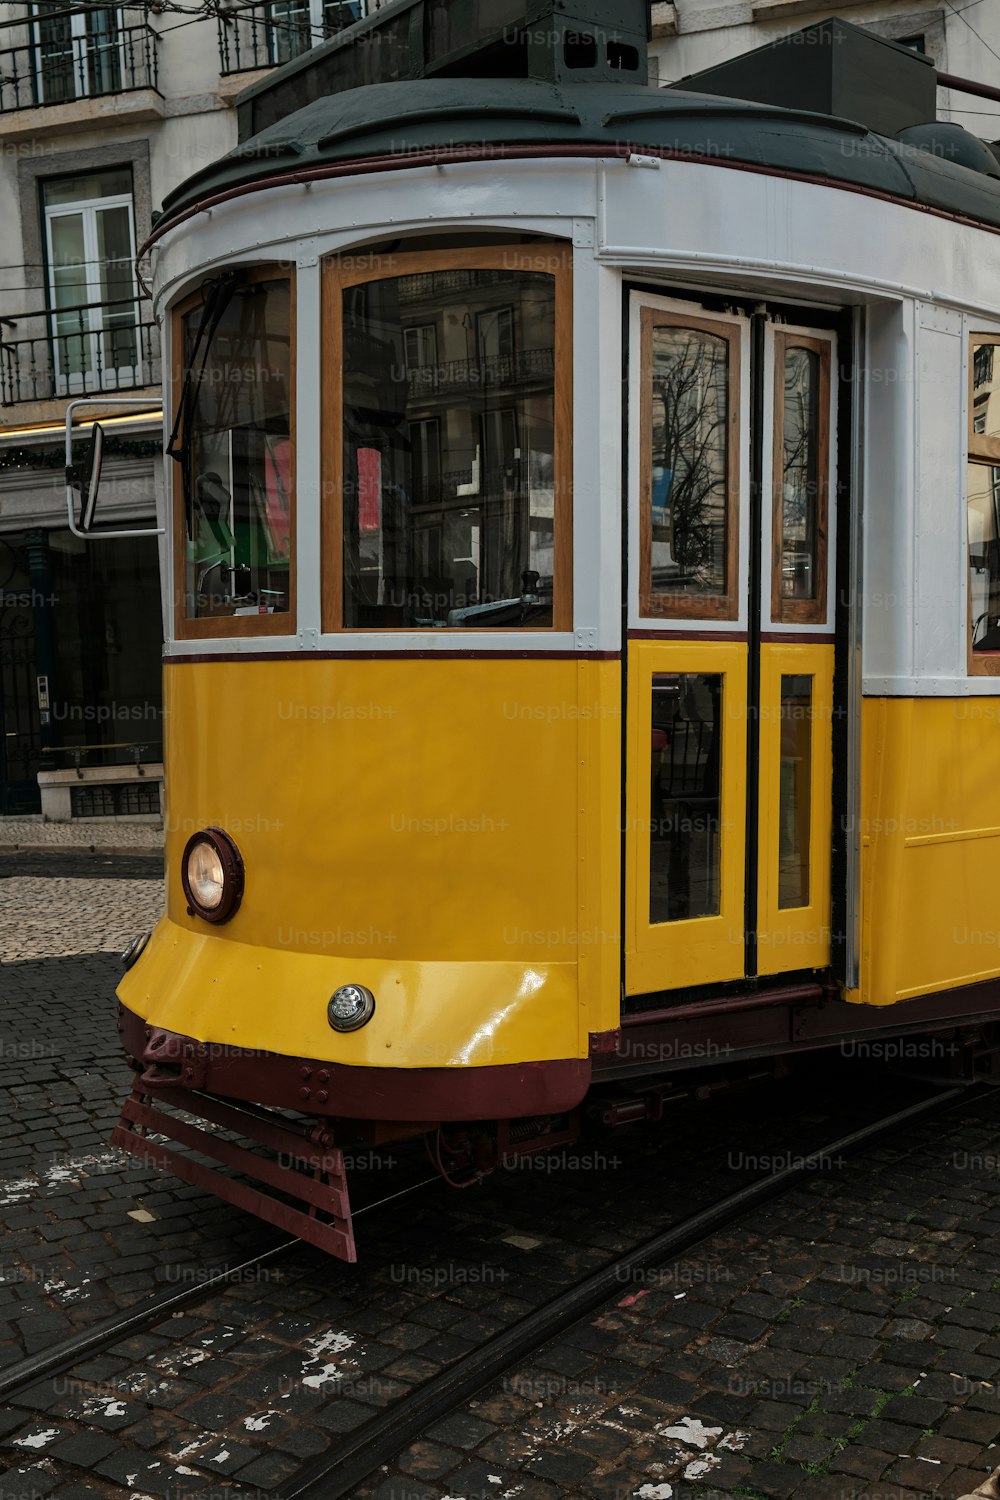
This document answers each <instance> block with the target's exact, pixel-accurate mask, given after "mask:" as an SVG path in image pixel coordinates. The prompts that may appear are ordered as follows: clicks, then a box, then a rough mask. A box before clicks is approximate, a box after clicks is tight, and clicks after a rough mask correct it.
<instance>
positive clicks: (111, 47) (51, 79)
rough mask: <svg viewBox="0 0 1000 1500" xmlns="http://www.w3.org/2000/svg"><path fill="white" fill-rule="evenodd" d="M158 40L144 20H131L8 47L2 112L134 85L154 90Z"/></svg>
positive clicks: (1, 62)
mask: <svg viewBox="0 0 1000 1500" xmlns="http://www.w3.org/2000/svg"><path fill="white" fill-rule="evenodd" d="M50 24H51V23H50ZM158 42H159V38H158V36H157V35H156V32H155V31H152V30H151V29H150V28H149V27H148V26H129V27H126V28H124V29H123V30H120V31H110V32H106V33H103V34H100V35H92V36H83V37H73V36H68V35H67V36H66V37H65V38H59V39H58V40H54V39H51V38H45V39H44V40H41V41H39V42H38V43H35V42H28V43H26V44H25V45H23V46H20V47H7V48H5V49H4V50H3V51H2V52H0V115H4V114H10V113H12V112H13V111H14V110H21V109H38V108H41V107H44V106H52V105H59V104H69V103H73V102H77V101H80V100H83V99H96V98H100V97H102V96H103V95H107V94H124V93H130V92H132V91H133V90H135V89H153V90H156V91H158V89H157V82H158V64H157V51H156V49H157V45H158Z"/></svg>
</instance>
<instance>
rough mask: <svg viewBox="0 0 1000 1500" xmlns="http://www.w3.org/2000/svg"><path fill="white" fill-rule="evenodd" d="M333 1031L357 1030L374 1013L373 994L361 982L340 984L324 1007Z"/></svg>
mask: <svg viewBox="0 0 1000 1500" xmlns="http://www.w3.org/2000/svg"><path fill="white" fill-rule="evenodd" d="M326 1014H327V1019H328V1020H329V1022H330V1025H331V1026H332V1027H333V1029H334V1031H357V1029H358V1027H359V1026H364V1025H365V1023H366V1022H367V1021H370V1020H371V1018H372V1016H373V1015H374V1014H375V996H374V995H373V994H372V992H371V990H370V989H367V988H366V986H365V985H363V984H342V985H341V986H340V989H339V990H334V992H333V995H332V996H331V999H330V1004H329V1005H328V1006H327V1008H326Z"/></svg>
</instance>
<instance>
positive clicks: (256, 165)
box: [164, 0, 1000, 227]
mask: <svg viewBox="0 0 1000 1500" xmlns="http://www.w3.org/2000/svg"><path fill="white" fill-rule="evenodd" d="M442 17H444V29H443V30H442V27H441V25H439V24H438V23H439V22H440V20H441V18H442ZM449 17H450V20H449ZM525 17H528V18H529V21H530V24H529V23H528V22H526V21H525ZM538 17H543V18H547V24H548V25H549V26H550V27H551V28H552V29H551V30H548V31H546V30H542V31H539V30H538V29H537V27H535V21H537V18H538ZM644 17H645V18H646V19H647V20H648V10H647V5H646V0H530V4H529V3H527V0H474V3H473V0H392V3H390V4H388V5H385V6H383V7H381V8H380V10H379V11H378V12H377V13H375V14H373V16H371V17H370V18H369V19H368V20H366V21H361V22H358V23H357V24H355V25H353V26H350V27H349V28H347V29H346V30H344V31H343V32H341V33H340V34H339V35H338V36H335V37H333V38H331V39H330V40H329V41H327V42H325V43H322V44H320V45H319V46H317V47H314V48H312V49H311V50H310V51H309V52H307V53H305V54H303V56H301V57H299V58H297V59H295V60H293V61H292V62H289V63H287V64H285V66H284V67H281V68H277V69H275V70H274V71H273V72H272V73H270V74H268V75H267V77H266V78H263V79H261V80H260V81H259V82H257V83H255V84H252V85H251V86H250V87H249V88H248V89H246V90H245V91H244V92H243V94H241V95H240V97H239V100H238V111H239V119H240V127H241V142H240V144H239V145H238V146H237V147H236V149H235V150H233V151H231V152H230V153H229V154H228V155H227V156H223V157H222V158H220V159H219V160H218V161H216V162H213V163H212V164H211V165H210V166H208V167H205V168H203V169H202V170H201V171H200V172H198V173H196V174H195V175H194V176H193V177H191V178H189V179H188V180H187V181H186V182H185V183H183V184H182V185H181V186H180V187H178V188H176V189H175V190H174V192H172V193H171V194H170V195H169V196H168V197H167V198H166V200H165V202H164V210H165V213H166V214H167V216H168V217H171V216H173V215H174V214H175V213H177V212H182V211H183V210H185V209H188V208H191V207H193V206H195V205H196V204H197V203H199V202H200V201H203V200H204V199H206V198H209V197H212V196H214V195H215V194H218V193H224V192H226V191H227V190H231V189H234V188H240V187H245V186H248V185H255V184H260V185H261V186H263V185H264V184H266V182H267V181H268V180H269V179H271V178H274V179H278V180H280V179H281V178H282V177H284V176H286V174H288V173H289V172H309V171H316V172H322V170H323V168H324V166H330V167H335V166H336V165H337V164H338V163H347V162H354V161H357V162H364V161H365V159H373V158H389V159H391V160H392V161H393V162H394V163H395V162H398V164H399V165H400V166H405V165H406V163H407V161H408V160H414V161H418V160H426V159H427V155H428V154H433V153H439V154H440V155H441V156H442V157H444V158H445V159H446V158H447V157H448V155H449V154H451V153H458V152H466V151H467V152H470V153H472V154H475V153H477V152H478V153H481V154H482V155H483V156H484V157H486V158H496V157H498V156H501V155H502V154H503V148H505V147H510V148H517V147H541V148H545V147H552V148H555V150H556V151H558V150H560V149H561V150H567V149H570V150H572V149H573V148H578V149H581V148H582V149H583V150H584V151H588V150H590V151H594V150H596V151H598V152H599V151H600V150H602V149H603V150H608V151H611V150H614V151H617V152H620V151H621V150H622V149H623V148H629V149H631V150H633V151H636V152H639V153H641V152H643V151H652V152H658V151H662V152H667V153H673V154H675V155H679V156H682V157H684V158H687V159H691V160H702V161H711V162H716V163H719V164H721V165H729V164H732V165H739V164H746V165H750V166H753V167H757V168H759V169H762V170H764V171H771V172H776V173H781V172H788V173H797V174H801V175H805V176H808V177H810V178H820V179H822V180H824V181H829V182H831V183H842V184H845V185H848V186H853V187H856V188H861V189H867V190H870V191H876V192H880V193H885V194H888V195H890V196H892V197H894V198H898V199H903V200H905V201H908V202H911V203H919V204H923V205H926V206H928V207H931V208H936V209H941V210H943V211H945V212H948V213H952V214H957V215H961V216H963V217H966V218H970V219H974V220H980V221H982V222H983V223H986V224H990V225H996V226H998V227H1000V164H998V159H997V156H996V155H994V153H993V152H992V151H991V150H990V149H989V148H988V147H987V146H986V145H985V144H984V143H983V142H982V141H980V140H978V139H977V138H976V137H975V136H973V135H971V134H970V133H969V132H968V131H966V130H963V129H962V128H961V127H960V126H957V125H953V124H949V123H947V122H940V121H936V120H935V118H934V116H935V113H936V74H935V71H934V68H933V66H932V65H931V64H930V62H929V60H928V59H927V58H925V57H922V56H920V55H919V54H917V53H914V52H912V51H910V50H909V49H907V48H903V47H900V46H898V45H897V44H895V43H892V42H887V41H885V40H884V39H883V38H880V37H876V36H874V35H872V34H871V33H870V32H866V31H864V30H863V29H862V28H860V27H857V26H852V25H851V24H850V23H849V22H847V21H843V20H840V19H838V18H832V19H830V20H828V21H823V22H819V23H816V24H815V25H813V26H809V27H806V28H804V30H803V31H801V32H798V33H795V34H793V35H791V36H788V37H784V38H781V39H779V40H778V41H775V42H772V43H770V44H768V45H767V46H765V47H761V48H757V49H755V50H754V51H752V52H749V53H746V54H744V56H743V57H741V58H736V59H733V60H732V61H730V62H727V63H723V64H720V65H719V66H717V67H715V68H713V69H709V70H708V71H707V72H705V73H703V74H699V75H695V76H694V77H693V78H690V79H685V80H682V81H681V83H680V84H675V85H672V86H671V87H669V88H659V89H657V88H649V87H646V86H644V85H645V81H646V38H645V30H644V24H643V18H644ZM504 20H506V21H507V22H508V23H509V24H508V25H507V26H506V28H504V27H501V22H503V21H504ZM515 21H517V25H514V24H513V23H514V22H515ZM512 27H513V29H512ZM518 27H520V29H518ZM533 27H534V29H533ZM574 27H575V28H577V30H576V31H575V32H574V31H573V30H572V28H574ZM435 28H436V29H435ZM449 28H450V29H449ZM580 28H583V29H584V30H585V31H587V32H589V33H592V34H591V35H587V36H586V38H585V39H586V40H587V41H588V42H591V43H593V42H595V38H596V39H597V40H598V41H600V42H601V43H602V45H601V46H597V45H596V43H595V45H594V47H593V65H592V66H590V67H589V68H585V69H583V70H580V69H579V68H578V66H577V63H578V61H579V59H574V60H572V62H573V65H572V66H570V63H569V61H568V60H567V53H566V50H565V49H566V48H568V47H569V46H570V45H571V43H572V39H573V37H574V36H579V35H580ZM602 28H608V29H602ZM505 33H506V34H507V35H508V36H509V37H513V38H514V39H515V41H516V45H507V44H506V43H505ZM442 39H443V40H442ZM605 42H607V49H606V51H605V47H604V45H603V44H604V43H605ZM375 43H378V44H379V45H377V46H376V45H375ZM803 43H808V44H809V45H808V46H805V45H802V44H803ZM615 48H617V49H618V50H617V51H614V50H613V49H615ZM449 49H450V50H449ZM623 51H624V53H625V54H626V58H627V66H624V65H622V66H617V67H613V66H612V65H611V64H610V62H609V61H608V59H610V58H611V57H612V55H614V57H615V58H616V60H617V61H618V62H619V63H620V62H621V56H622V52H623ZM501 73H505V74H506V75H507V76H498V75H499V74H501ZM754 101H759V102H754ZM806 101H808V104H809V105H810V108H808V109H803V108H802V107H801V106H802V104H803V103H804V102H806ZM844 115H849V116H852V117H854V118H844V117H843V116H844ZM878 132H886V133H885V134H880V133H878Z"/></svg>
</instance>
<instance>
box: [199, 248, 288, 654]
mask: <svg viewBox="0 0 1000 1500" xmlns="http://www.w3.org/2000/svg"><path fill="white" fill-rule="evenodd" d="M237 269H240V270H246V276H247V281H248V282H250V283H253V282H256V281H287V282H288V324H289V328H288V333H289V349H288V361H289V377H288V406H289V411H288V416H289V422H288V428H289V443H290V447H291V459H290V462H289V471H288V472H289V493H290V495H291V515H290V516H289V528H288V547H289V552H288V558H289V568H288V609H287V610H284V611H283V612H282V613H281V614H273V615H209V616H206V617H203V618H199V619H191V618H189V617H188V616H187V615H186V614H185V603H186V599H187V555H186V547H185V543H186V538H187V529H186V526H185V513H184V476H183V473H182V472H181V465H180V464H175V465H174V476H173V511H172V514H173V526H174V536H173V546H172V557H173V589H172V593H173V601H172V603H173V608H172V617H173V622H174V639H175V640H178V641H204V640H230V639H233V638H234V637H236V636H241V637H242V636H268V635H295V633H296V630H297V628H298V626H297V619H298V615H297V597H296V574H297V566H296V563H297V557H296V536H297V531H298V499H297V495H296V486H295V467H296V465H295V460H296V420H295V417H296V412H295V363H296V347H297V339H296V327H295V315H296V312H295V273H294V271H293V270H292V269H291V268H289V267H287V266H278V265H274V266H252V267H238V268H237ZM203 301H204V297H203V294H202V292H201V291H197V292H193V293H191V295H190V296H188V297H184V298H182V299H181V301H180V302H178V303H176V304H175V306H174V307H172V308H171V310H170V317H171V324H170V328H171V334H170V337H171V348H170V355H171V358H170V366H171V369H170V374H171V387H170V402H171V404H170V408H169V410H171V411H173V412H176V409H177V402H178V401H179V400H180V395H181V391H182V389H183V386H184V318H185V317H186V316H187V314H188V313H189V312H190V311H191V310H192V308H195V307H198V306H199V304H200V303H201V302H203ZM181 436H182V438H183V436H184V434H183V433H182V434H181Z"/></svg>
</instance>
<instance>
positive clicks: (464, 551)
mask: <svg viewBox="0 0 1000 1500" xmlns="http://www.w3.org/2000/svg"><path fill="white" fill-rule="evenodd" d="M402 259H403V260H405V265H404V266H403V268H402V270H401V271H397V273H396V274H393V275H387V276H384V277H377V278H372V277H371V274H370V272H368V273H364V272H361V271H357V270H354V269H351V268H348V267H344V268H343V269H341V267H340V266H339V265H338V263H337V262H336V261H335V260H331V261H330V262H328V264H327V276H328V278H329V279H328V301H327V307H328V308H329V309H330V313H329V315H330V316H331V317H332V318H334V319H335V320H336V326H334V327H328V328H327V329H325V330H324V344H325V347H326V349H327V350H328V351H342V363H341V364H339V367H338V368H336V369H333V368H331V369H330V371H329V379H328V381H327V383H326V388H327V389H328V390H329V391H330V392H331V405H330V407H329V409H328V410H327V411H326V412H325V414H324V432H325V433H326V434H327V438H328V443H327V451H326V455H325V467H326V472H327V474H328V476H329V478H328V481H327V482H326V483H325V484H324V492H325V493H326V494H327V495H328V496H329V497H330V500H329V505H328V510H327V514H326V517H325V519H324V531H325V534H326V536H327V537H328V538H329V541H328V543H327V545H326V547H325V549H324V550H325V555H326V558H327V566H328V567H331V568H336V569H337V571H338V575H339V576H338V577H337V579H336V585H335V587H333V588H331V589H330V591H329V592H328V595H327V599H326V612H325V628H327V629H333V630H336V629H342V628H346V629H355V630H365V629H403V630H421V629H440V628H441V627H449V626H450V627H452V628H457V627H461V628H464V629H486V628H490V629H501V628H506V629H511V628H520V629H546V628H552V627H553V626H557V627H558V628H560V629H566V628H568V626H569V623H570V621H571V618H572V615H571V609H570V577H569V574H570V560H569V540H570V516H569V513H568V512H569V484H568V482H567V478H566V476H567V473H568V468H569V453H570V436H569V431H568V426H569V402H568V387H569V379H570V369H569V359H568V337H569V330H568V295H569V285H568V278H569V255H568V252H566V251H564V250H563V249H562V248H556V247H544V251H543V252H542V253H535V252H534V251H532V252H528V251H527V250H518V249H508V250H495V251H492V250H491V251H485V250H484V251H481V252H478V254H477V252H475V251H473V252H459V251H447V252H441V253H440V254H433V253H429V254H423V255H412V256H407V257H403V258H402ZM540 264H541V265H544V266H551V267H552V269H551V270H539V269H536V267H538V266H539V265H540ZM397 265H398V260H397ZM341 559H342V563H341V566H339V567H338V562H340V560H341Z"/></svg>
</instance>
